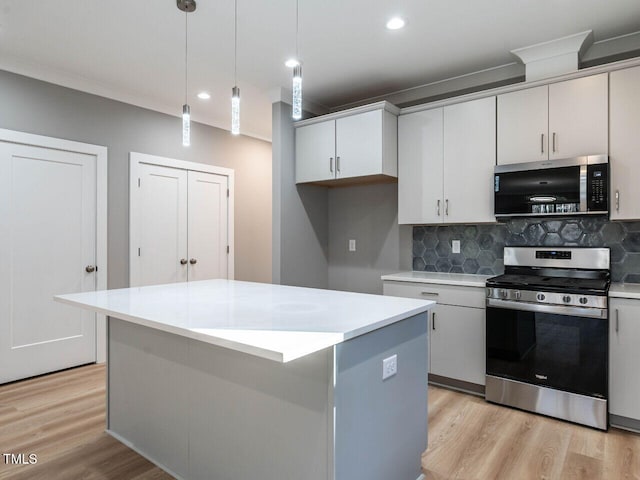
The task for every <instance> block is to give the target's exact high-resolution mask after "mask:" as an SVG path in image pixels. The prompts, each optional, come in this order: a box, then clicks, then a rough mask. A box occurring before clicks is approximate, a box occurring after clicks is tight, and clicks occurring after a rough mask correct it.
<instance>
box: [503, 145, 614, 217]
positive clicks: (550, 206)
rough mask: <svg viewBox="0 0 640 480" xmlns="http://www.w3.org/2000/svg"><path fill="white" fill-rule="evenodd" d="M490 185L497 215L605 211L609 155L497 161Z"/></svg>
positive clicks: (592, 213) (538, 214)
mask: <svg viewBox="0 0 640 480" xmlns="http://www.w3.org/2000/svg"><path fill="white" fill-rule="evenodd" d="M493 186H494V192H495V202H494V208H495V215H496V217H497V218H500V217H523V216H550V215H558V216H566V215H608V214H609V157H607V156H606V155H590V156H583V157H575V158H567V159H563V160H549V161H544V162H532V163H516V164H510V165H497V166H496V167H495V171H494V178H493Z"/></svg>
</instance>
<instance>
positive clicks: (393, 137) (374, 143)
mask: <svg viewBox="0 0 640 480" xmlns="http://www.w3.org/2000/svg"><path fill="white" fill-rule="evenodd" d="M397 113H398V109H397V108H396V107H394V106H393V105H391V104H389V103H386V102H380V103H378V104H374V105H370V106H366V107H359V108H356V109H353V110H348V111H345V112H339V113H335V114H330V115H324V116H322V117H316V118H312V119H309V120H303V121H301V122H298V123H297V124H296V183H310V182H315V183H323V184H327V185H331V184H340V183H347V182H348V181H349V180H351V181H353V180H357V179H363V178H364V177H368V179H370V180H375V179H376V178H378V177H382V176H386V177H397V175H398V153H397V152H398V118H397ZM345 181H347V182H345Z"/></svg>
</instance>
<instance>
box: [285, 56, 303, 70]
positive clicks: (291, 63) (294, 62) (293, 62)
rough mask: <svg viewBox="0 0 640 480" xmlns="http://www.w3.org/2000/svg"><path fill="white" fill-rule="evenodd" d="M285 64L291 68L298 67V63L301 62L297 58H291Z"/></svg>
mask: <svg viewBox="0 0 640 480" xmlns="http://www.w3.org/2000/svg"><path fill="white" fill-rule="evenodd" d="M284 64H285V65H286V66H287V67H289V68H293V67H297V66H298V65H300V62H299V61H298V60H296V59H295V58H290V59H289V60H287V61H286V62H284Z"/></svg>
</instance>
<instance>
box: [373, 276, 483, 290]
mask: <svg viewBox="0 0 640 480" xmlns="http://www.w3.org/2000/svg"><path fill="white" fill-rule="evenodd" d="M415 273H420V274H421V273H422V272H399V273H392V274H388V275H383V276H382V277H380V278H381V280H382V281H383V282H384V281H393V282H406V283H428V284H436V285H454V286H460V287H477V288H484V287H485V285H486V280H487V278H490V277H491V276H492V275H478V278H477V279H473V278H465V279H460V278H449V277H447V276H446V275H447V274H438V273H431V274H430V273H428V272H425V273H424V275H425V276H424V277H416V276H414V275H415ZM431 275H432V276H431ZM456 275H472V274H456Z"/></svg>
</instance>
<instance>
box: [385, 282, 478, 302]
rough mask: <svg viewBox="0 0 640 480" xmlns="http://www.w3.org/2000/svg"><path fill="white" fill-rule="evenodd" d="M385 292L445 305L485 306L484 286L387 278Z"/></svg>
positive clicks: (395, 295)
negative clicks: (403, 280)
mask: <svg viewBox="0 0 640 480" xmlns="http://www.w3.org/2000/svg"><path fill="white" fill-rule="evenodd" d="M383 293H384V295H391V296H394V297H409V298H422V299H425V300H433V301H435V302H437V303H440V304H443V305H459V306H463V307H475V308H484V307H485V288H484V287H461V286H457V285H440V284H434V283H417V282H416V283H414V282H394V281H391V280H386V281H384V283H383Z"/></svg>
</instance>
